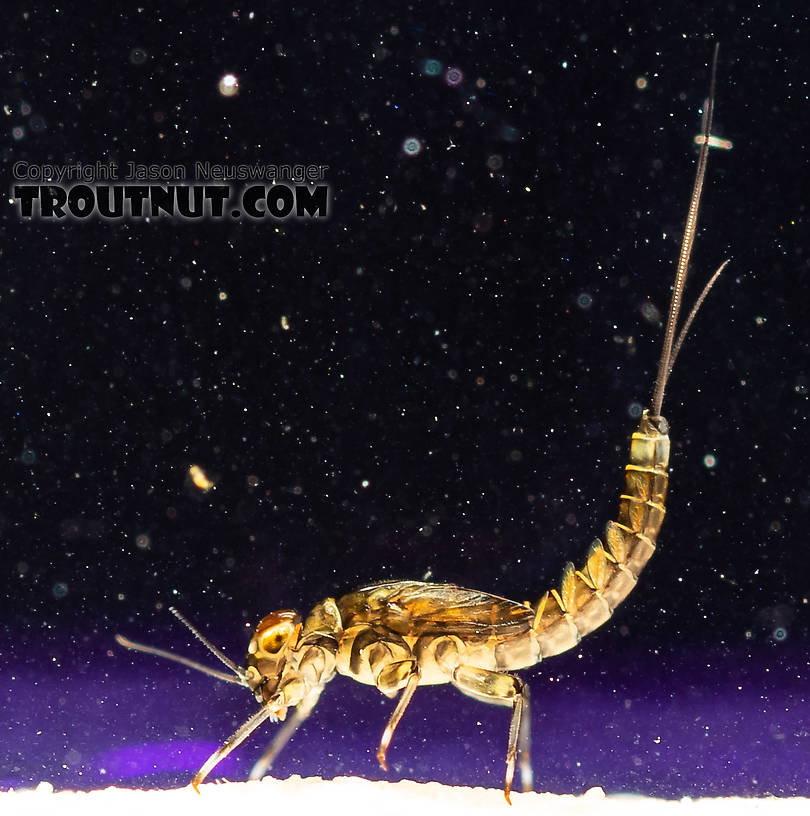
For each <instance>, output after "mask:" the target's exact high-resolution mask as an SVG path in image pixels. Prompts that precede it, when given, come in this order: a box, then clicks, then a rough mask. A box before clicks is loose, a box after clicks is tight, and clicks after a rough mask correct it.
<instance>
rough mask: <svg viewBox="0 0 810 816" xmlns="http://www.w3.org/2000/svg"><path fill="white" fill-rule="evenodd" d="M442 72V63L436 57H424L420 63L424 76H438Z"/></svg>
mask: <svg viewBox="0 0 810 816" xmlns="http://www.w3.org/2000/svg"><path fill="white" fill-rule="evenodd" d="M441 72H442V64H441V63H440V62H439V60H437V59H426V60H425V61H424V62H423V63H422V73H423V74H425V76H431V77H434V76H439V74H440V73H441Z"/></svg>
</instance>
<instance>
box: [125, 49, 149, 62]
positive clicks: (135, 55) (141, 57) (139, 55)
mask: <svg viewBox="0 0 810 816" xmlns="http://www.w3.org/2000/svg"><path fill="white" fill-rule="evenodd" d="M147 59H149V55H148V54H147V53H146V51H144V49H143V48H133V49H132V51H130V52H129V61H130V62H131V63H132V64H133V65H143V64H144V63H145V62H146V60H147Z"/></svg>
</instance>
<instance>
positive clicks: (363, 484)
mask: <svg viewBox="0 0 810 816" xmlns="http://www.w3.org/2000/svg"><path fill="white" fill-rule="evenodd" d="M370 484H371V482H370V481H369V480H368V479H363V481H362V482H360V487H363V488H365V487H368V486H369V485H370Z"/></svg>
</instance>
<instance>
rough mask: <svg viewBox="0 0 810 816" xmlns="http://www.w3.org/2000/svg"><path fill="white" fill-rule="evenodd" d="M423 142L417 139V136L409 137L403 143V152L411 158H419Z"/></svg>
mask: <svg viewBox="0 0 810 816" xmlns="http://www.w3.org/2000/svg"><path fill="white" fill-rule="evenodd" d="M422 147H423V145H422V141H421V140H420V139H417V138H416V136H409V137H408V138H407V139H405V141H404V142H403V143H402V152H403V153H404V154H405V155H406V156H408V157H410V158H413V157H414V156H418V155H419V154H420V153H421V152H422Z"/></svg>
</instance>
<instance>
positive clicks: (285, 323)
mask: <svg viewBox="0 0 810 816" xmlns="http://www.w3.org/2000/svg"><path fill="white" fill-rule="evenodd" d="M279 322H280V324H281V328H282V329H284V331H289V330H290V318H289V317H287V315H281V320H280V321H279Z"/></svg>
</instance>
